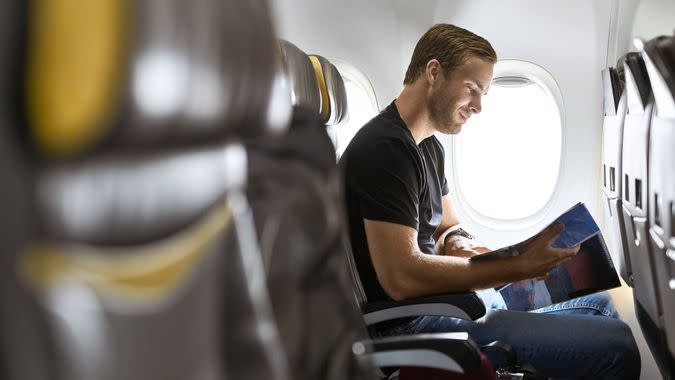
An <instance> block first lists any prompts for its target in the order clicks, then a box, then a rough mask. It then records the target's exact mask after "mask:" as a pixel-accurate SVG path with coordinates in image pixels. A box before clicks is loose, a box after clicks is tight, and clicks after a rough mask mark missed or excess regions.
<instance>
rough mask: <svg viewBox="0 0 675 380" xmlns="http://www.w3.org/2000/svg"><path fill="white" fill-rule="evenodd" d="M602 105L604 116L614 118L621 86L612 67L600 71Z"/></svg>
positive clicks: (621, 89)
mask: <svg viewBox="0 0 675 380" xmlns="http://www.w3.org/2000/svg"><path fill="white" fill-rule="evenodd" d="M602 88H603V104H604V109H605V115H606V116H614V115H616V112H617V107H618V106H619V99H621V93H622V91H623V86H622V84H621V81H620V80H619V75H618V73H617V71H616V69H614V68H613V67H608V68H606V69H604V70H602Z"/></svg>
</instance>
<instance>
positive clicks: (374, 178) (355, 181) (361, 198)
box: [345, 139, 421, 229]
mask: <svg viewBox="0 0 675 380" xmlns="http://www.w3.org/2000/svg"><path fill="white" fill-rule="evenodd" d="M413 149H414V147H409V146H407V145H406V144H404V143H403V142H402V141H400V140H396V139H391V140H381V141H378V142H376V143H375V144H374V145H373V146H371V147H369V149H362V150H361V151H360V152H355V153H357V154H354V155H353V156H352V157H350V160H349V163H348V165H347V172H346V173H345V174H346V176H347V182H348V186H349V187H350V190H351V191H353V193H354V194H355V195H356V196H357V198H358V203H359V208H360V209H361V215H362V216H363V218H365V219H370V220H378V221H384V222H390V223H396V224H402V225H405V226H408V227H412V228H414V229H417V228H418V226H419V215H418V213H419V211H418V210H419V194H420V188H421V174H420V173H421V172H420V166H419V160H420V159H419V156H418V155H417V152H416V151H414V150H413Z"/></svg>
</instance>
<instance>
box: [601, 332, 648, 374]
mask: <svg viewBox="0 0 675 380" xmlns="http://www.w3.org/2000/svg"><path fill="white" fill-rule="evenodd" d="M612 325H613V326H612V328H611V329H610V331H607V333H608V334H607V337H608V344H609V345H608V347H607V351H606V352H607V353H608V354H610V355H612V356H613V359H614V360H613V364H614V367H615V370H616V371H617V373H618V374H619V375H621V376H622V377H621V378H635V379H637V378H638V377H639V375H640V364H641V363H640V351H639V350H638V347H637V344H636V343H635V338H634V337H633V332H632V331H631V329H630V327H628V325H626V324H625V323H624V322H622V321H619V320H617V321H615V323H612Z"/></svg>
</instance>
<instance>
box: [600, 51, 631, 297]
mask: <svg viewBox="0 0 675 380" xmlns="http://www.w3.org/2000/svg"><path fill="white" fill-rule="evenodd" d="M624 60H625V57H624V58H621V59H620V60H619V62H618V63H617V66H616V68H614V67H608V68H606V69H605V70H603V71H602V85H603V100H604V102H603V104H604V117H603V128H602V134H603V138H602V143H603V147H602V178H603V181H602V193H603V198H604V202H603V205H604V212H605V217H606V218H607V220H608V221H609V224H610V241H611V244H612V249H611V254H612V262H613V263H614V266H615V268H616V269H617V272H618V273H619V274H620V275H621V277H622V278H623V279H624V281H625V282H626V283H627V284H628V285H629V286H632V285H633V280H632V270H631V267H630V256H629V255H628V243H627V242H626V240H625V237H626V233H625V225H624V221H623V217H622V214H623V212H622V199H621V182H620V181H621V176H622V170H621V146H622V139H623V123H624V118H625V116H626V91H625V78H624V73H623V61H624Z"/></svg>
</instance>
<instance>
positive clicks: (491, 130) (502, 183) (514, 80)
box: [453, 60, 562, 221]
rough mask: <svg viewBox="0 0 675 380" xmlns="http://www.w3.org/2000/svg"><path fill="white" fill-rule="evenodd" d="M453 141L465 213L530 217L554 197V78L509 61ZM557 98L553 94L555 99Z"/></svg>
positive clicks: (557, 154)
mask: <svg viewBox="0 0 675 380" xmlns="http://www.w3.org/2000/svg"><path fill="white" fill-rule="evenodd" d="M508 61H511V62H506V63H504V61H500V62H498V63H497V65H496V66H495V77H494V80H493V83H492V85H491V87H490V89H489V92H488V94H487V95H486V96H484V97H483V100H482V112H481V113H480V114H476V115H473V116H472V117H471V118H470V119H469V121H468V122H467V123H466V125H465V126H464V128H462V133H460V134H458V135H457V136H456V138H455V145H454V149H453V152H454V158H455V159H454V162H455V173H456V176H457V177H456V181H457V186H458V189H459V193H460V201H462V203H463V205H464V206H468V207H465V208H466V209H469V210H470V213H471V214H472V215H474V216H476V215H477V216H478V218H480V217H481V216H483V217H487V218H488V219H490V220H492V221H499V220H517V219H521V220H522V219H525V218H528V217H533V215H535V214H537V213H540V212H543V211H545V208H546V205H547V204H549V201H550V200H551V198H552V195H553V194H554V190H555V188H556V184H557V181H558V176H559V172H560V163H561V152H562V125H561V123H562V122H561V120H562V116H561V111H560V109H561V108H562V101H561V97H560V92H559V89H558V88H557V84H555V80H553V78H552V77H551V75H550V74H549V73H548V72H546V71H545V70H544V69H543V68H541V67H539V66H537V65H534V64H532V63H529V62H523V61H515V64H514V62H513V60H508ZM556 95H557V96H556Z"/></svg>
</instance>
